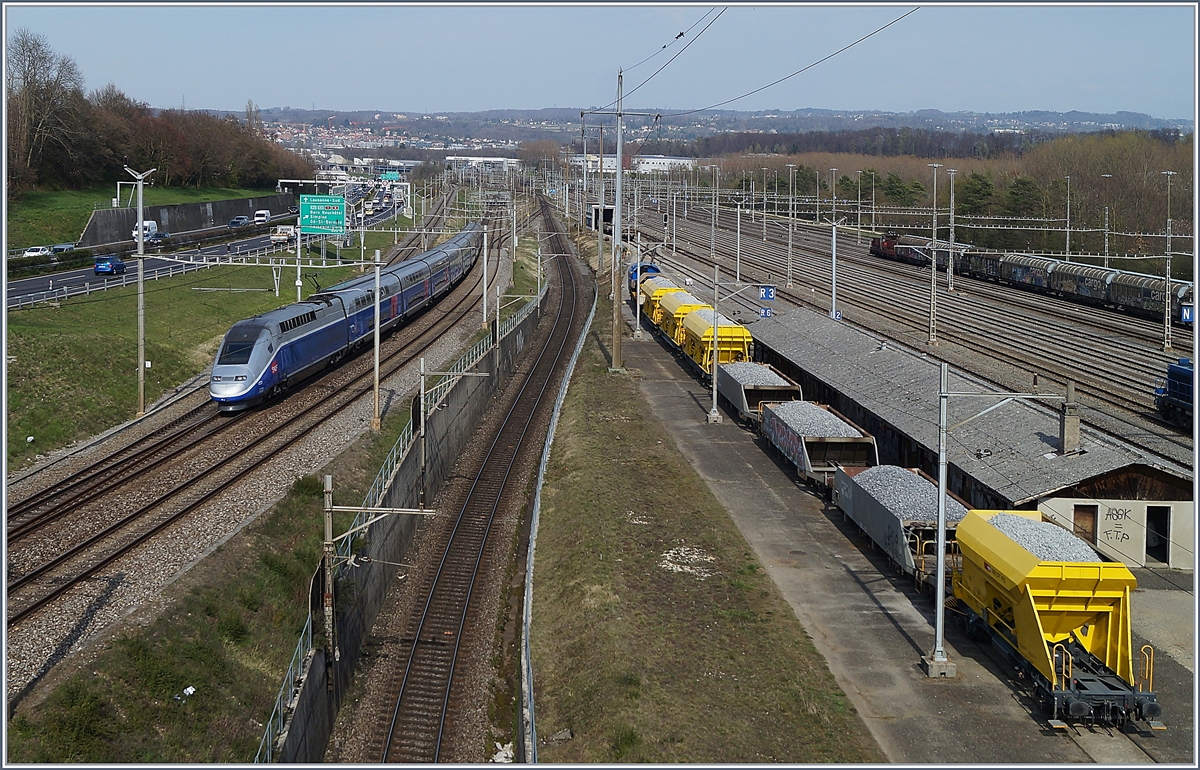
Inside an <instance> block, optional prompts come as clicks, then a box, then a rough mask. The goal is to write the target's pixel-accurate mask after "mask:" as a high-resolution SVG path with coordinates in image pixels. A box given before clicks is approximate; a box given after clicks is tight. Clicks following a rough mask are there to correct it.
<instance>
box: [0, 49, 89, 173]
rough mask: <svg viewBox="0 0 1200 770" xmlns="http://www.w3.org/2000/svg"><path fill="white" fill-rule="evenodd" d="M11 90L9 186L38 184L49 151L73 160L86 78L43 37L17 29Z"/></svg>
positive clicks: (10, 57) (11, 58) (10, 69)
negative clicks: (42, 165)
mask: <svg viewBox="0 0 1200 770" xmlns="http://www.w3.org/2000/svg"><path fill="white" fill-rule="evenodd" d="M6 86H7V88H8V94H7V97H8V162H9V169H10V184H12V183H13V182H18V183H19V182H22V181H33V180H35V179H36V169H37V166H38V163H39V161H40V160H41V158H42V155H43V153H45V152H46V151H47V150H48V149H54V150H56V151H59V152H62V153H64V154H65V155H66V156H67V157H68V158H70V157H73V155H74V143H75V140H76V139H78V137H79V134H80V131H81V128H82V126H81V117H82V111H83V110H84V109H85V108H86V106H87V101H86V99H85V98H84V96H83V75H82V74H81V73H80V71H79V67H78V65H76V63H75V60H74V59H72V58H70V57H69V56H64V55H60V54H56V53H55V52H54V50H53V49H52V48H50V44H49V43H48V42H46V38H45V37H44V36H42V35H38V34H35V33H33V32H30V31H29V30H27V29H18V30H17V31H16V32H15V33H14V34H13V36H12V39H11V40H10V41H9V45H8V79H7V83H6Z"/></svg>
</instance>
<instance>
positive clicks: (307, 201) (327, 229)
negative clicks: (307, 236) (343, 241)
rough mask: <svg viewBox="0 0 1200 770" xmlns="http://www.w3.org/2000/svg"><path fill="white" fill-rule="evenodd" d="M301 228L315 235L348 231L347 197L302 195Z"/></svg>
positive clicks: (337, 233) (338, 233)
mask: <svg viewBox="0 0 1200 770" xmlns="http://www.w3.org/2000/svg"><path fill="white" fill-rule="evenodd" d="M300 229H301V230H303V231H304V232H305V233H311V234H314V235H341V234H343V233H345V232H346V199H345V198H343V197H342V196H340V195H301V196H300Z"/></svg>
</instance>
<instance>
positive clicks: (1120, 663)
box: [953, 511, 1166, 730]
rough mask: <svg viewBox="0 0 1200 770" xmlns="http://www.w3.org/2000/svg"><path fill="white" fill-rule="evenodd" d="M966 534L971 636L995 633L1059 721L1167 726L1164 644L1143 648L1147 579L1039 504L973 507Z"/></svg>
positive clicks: (964, 606) (961, 572) (965, 606)
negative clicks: (1103, 554) (1134, 607)
mask: <svg viewBox="0 0 1200 770" xmlns="http://www.w3.org/2000/svg"><path fill="white" fill-rule="evenodd" d="M957 540H958V546H959V550H960V552H961V554H962V562H961V568H959V569H956V570H955V571H954V572H953V586H954V596H955V598H956V600H957V601H958V604H959V608H960V609H961V610H962V611H963V612H964V614H965V617H966V624H967V632H968V634H969V635H971V636H972V637H974V638H977V639H978V638H989V637H990V638H991V640H992V644H993V646H994V647H995V648H996V649H997V650H998V651H999V652H1000V653H1001V654H1002V655H1004V656H1005V657H1006V658H1008V660H1009V661H1010V663H1012V665H1014V666H1015V667H1016V669H1017V671H1018V672H1019V674H1020V676H1021V677H1022V678H1023V679H1025V680H1026V681H1027V682H1030V683H1031V684H1032V686H1033V689H1034V695H1035V697H1036V699H1037V701H1038V702H1039V703H1040V704H1041V706H1042V708H1043V709H1044V710H1045V712H1046V713H1047V715H1048V716H1049V722H1050V725H1051V726H1052V727H1054V728H1056V729H1061V730H1066V729H1067V728H1068V726H1069V725H1068V722H1079V723H1082V724H1085V725H1092V724H1104V725H1116V726H1120V727H1129V726H1135V723H1134V720H1139V719H1140V720H1144V721H1145V722H1147V723H1148V725H1149V727H1150V728H1151V729H1153V730H1165V729H1166V727H1165V725H1163V724H1162V722H1160V721H1158V720H1159V717H1161V716H1162V706H1160V705H1159V703H1158V700H1157V698H1156V696H1155V694H1154V649H1153V648H1152V647H1150V645H1143V646H1142V647H1141V649H1139V650H1137V651H1136V652H1135V651H1134V649H1133V639H1132V632H1131V620H1130V608H1129V604H1130V595H1131V594H1132V592H1133V590H1134V589H1135V588H1136V587H1137V580H1136V579H1135V578H1134V576H1133V574H1132V573H1131V572H1130V571H1129V569H1128V568H1127V567H1126V566H1125V565H1124V564H1121V563H1119V562H1106V561H1103V560H1102V559H1101V558H1100V557H1099V556H1098V555H1097V554H1096V552H1095V551H1093V550H1092V548H1091V546H1089V545H1088V544H1087V543H1085V542H1084V541H1083V540H1081V539H1079V538H1078V537H1076V536H1075V535H1073V534H1072V533H1071V532H1069V531H1067V530H1066V529H1063V528H1062V527H1059V526H1058V525H1056V524H1053V523H1050V522H1046V521H1042V517H1041V513H1040V512H1038V511H971V512H970V513H968V514H967V516H966V517H965V518H964V519H963V520H962V521H961V522H959V524H958V528H957ZM1135 660H1136V665H1135Z"/></svg>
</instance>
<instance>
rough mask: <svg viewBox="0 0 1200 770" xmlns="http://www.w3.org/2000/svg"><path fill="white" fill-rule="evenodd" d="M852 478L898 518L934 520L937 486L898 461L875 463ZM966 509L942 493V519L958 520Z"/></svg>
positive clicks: (922, 520)
mask: <svg viewBox="0 0 1200 770" xmlns="http://www.w3.org/2000/svg"><path fill="white" fill-rule="evenodd" d="M854 480H855V481H856V482H857V483H858V485H859V486H860V487H862V488H863V489H865V490H866V491H867V492H868V493H869V494H870V495H871V497H873V498H875V500H877V501H878V502H879V504H880V505H882V506H883V507H884V508H886V509H888V510H889V511H891V512H892V514H894V515H895V516H896V518H898V519H900V520H901V521H919V522H931V523H935V524H936V523H937V511H938V489H937V485H936V484H930V483H929V482H928V481H926V480H925V479H923V478H921V477H920V476H918V475H917V474H915V473H913V472H912V471H910V470H908V469H907V468H901V467H900V466H898V465H876V466H874V467H872V468H867V469H866V470H865V471H861V472H860V473H858V474H857V475H855V477H854ZM966 515H967V509H966V508H964V507H963V506H962V503H959V502H958V501H957V500H955V499H954V498H952V497H949V496H947V497H946V523H947V524H953V523H956V522H959V521H962V519H963V517H965V516H966Z"/></svg>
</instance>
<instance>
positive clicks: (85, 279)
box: [6, 193, 394, 308]
mask: <svg viewBox="0 0 1200 770" xmlns="http://www.w3.org/2000/svg"><path fill="white" fill-rule="evenodd" d="M360 197H361V193H355V194H354V195H352V196H351V197H349V198H347V208H348V210H349V209H352V207H353V206H354V204H355V202H356V201H357V200H358V199H359V198H360ZM393 215H394V209H391V208H389V209H384V210H382V211H380V212H379V213H377V214H374V215H372V216H370V217H367V218H366V221H365V223H364V225H363V226H364V227H367V228H369V227H373V226H375V225H378V224H380V223H382V222H384V221H386V220H388V219H390V218H391V217H392V216H393ZM289 216H294V215H286V214H285V215H282V216H278V217H275V218H274V219H286V218H288V217H289ZM347 219H350V217H349V216H348V217H347ZM205 232H211V229H210V230H207V231H206V230H195V231H190V232H183V233H175V235H179V236H192V237H196V236H200V235H202V234H203V233H205ZM229 232H230V233H231V234H234V233H236V232H237V231H236V230H230V231H229ZM320 238H321V236H311V237H306V238H305V243H311V242H312V241H314V240H319V239H320ZM271 248H272V244H271V237H270V234H269V233H261V234H258V235H253V236H250V237H247V238H235V239H234V240H231V241H227V242H225V243H217V244H211V245H206V246H201V247H198V248H191V249H185V250H182V251H175V252H170V253H169V254H146V256H145V264H144V265H143V268H144V272H145V273H146V274H147V275H152V274H154V273H155V272H156V271H158V270H168V269H170V268H177V267H178V265H179V264H180V263H181V262H182V263H185V264H186V263H189V262H191V261H192V259H193V258H195V257H216V256H237V255H239V254H253V253H255V252H258V253H259V254H264V253H267V252H269V251H270V250H271ZM135 257H136V255H130V256H129V257H126V260H127V261H126V265H127V269H126V276H127V277H124V278H125V280H122V278H123V276H99V275H96V274H95V273H94V271H93V270H90V269H88V268H86V267H82V268H76V269H73V270H64V271H62V272H59V273H51V274H47V275H37V276H32V277H30V278H21V279H18V280H10V281H8V284H7V298H6V307H7V308H13V307H19V306H21V305H24V304H29V303H31V302H37V301H41V300H46V299H54V298H55V297H54V296H53V294H54V293H55V292H61V293H62V294H60V296H62V295H68V296H69V295H72V294H78V293H80V292H83V291H84V290H88V291H101V290H104V289H107V288H109V287H110V286H111V287H114V288H115V287H119V286H124V285H126V284H127V283H128V282H129V281H130V280H132V279H133V276H135V275H136V273H137V264H136V262H135V261H134V259H135Z"/></svg>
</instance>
